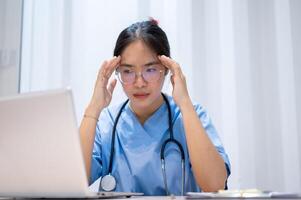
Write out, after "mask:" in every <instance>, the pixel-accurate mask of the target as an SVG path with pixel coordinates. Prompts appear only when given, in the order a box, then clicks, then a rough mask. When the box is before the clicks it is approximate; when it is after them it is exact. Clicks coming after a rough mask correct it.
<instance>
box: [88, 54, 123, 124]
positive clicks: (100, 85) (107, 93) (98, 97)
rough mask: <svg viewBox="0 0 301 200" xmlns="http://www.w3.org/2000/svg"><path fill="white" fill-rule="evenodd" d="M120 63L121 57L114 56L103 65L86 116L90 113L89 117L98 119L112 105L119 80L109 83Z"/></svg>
mask: <svg viewBox="0 0 301 200" xmlns="http://www.w3.org/2000/svg"><path fill="white" fill-rule="evenodd" d="M119 62H120V56H118V57H116V56H114V57H113V58H112V59H110V60H106V61H104V62H103V64H102V65H101V67H100V69H99V71H98V76H97V80H96V83H95V86H94V92H93V96H92V99H91V101H90V104H89V106H88V108H87V110H86V114H87V112H88V115H92V116H94V117H95V118H98V117H99V114H100V112H101V111H102V109H104V108H105V107H107V106H108V105H109V104H110V102H111V100H112V95H113V90H114V88H115V86H116V83H117V80H116V79H113V80H112V81H110V83H109V84H108V82H109V79H110V77H111V75H112V73H113V72H114V70H115V69H116V67H117V66H118V64H119Z"/></svg>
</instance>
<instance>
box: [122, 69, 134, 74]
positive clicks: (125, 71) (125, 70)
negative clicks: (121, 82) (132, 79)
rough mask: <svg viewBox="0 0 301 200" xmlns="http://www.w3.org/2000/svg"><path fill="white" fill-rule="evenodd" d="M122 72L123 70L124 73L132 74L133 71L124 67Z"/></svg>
mask: <svg viewBox="0 0 301 200" xmlns="http://www.w3.org/2000/svg"><path fill="white" fill-rule="evenodd" d="M121 72H122V73H123V74H130V73H132V71H131V70H129V69H123V70H122V71H121Z"/></svg>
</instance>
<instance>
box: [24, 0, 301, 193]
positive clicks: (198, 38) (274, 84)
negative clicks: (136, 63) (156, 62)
mask: <svg viewBox="0 0 301 200" xmlns="http://www.w3.org/2000/svg"><path fill="white" fill-rule="evenodd" d="M24 8H25V10H24V30H23V31H24V32H23V33H24V34H23V56H22V83H21V91H23V92H26V91H32V90H45V89H51V88H58V87H66V86H71V87H72V88H73V91H74V97H75V103H76V108H77V117H78V120H79V121H80V120H81V116H82V113H83V110H84V108H85V106H86V104H87V103H88V101H89V99H90V96H91V94H92V89H93V86H94V80H95V77H96V74H97V71H98V68H99V66H100V63H101V62H102V61H103V60H104V59H108V58H110V57H111V56H112V54H113V48H114V44H115V41H116V38H117V36H118V34H119V32H120V31H121V30H122V29H123V28H125V27H127V26H128V25H130V24H131V23H133V22H136V21H140V20H145V19H147V18H148V16H153V17H155V18H157V19H159V22H160V26H161V27H162V28H163V29H164V30H165V31H166V33H167V35H168V37H169V40H170V44H171V52H172V57H173V58H174V59H176V60H177V61H178V62H179V63H180V64H181V66H182V68H183V71H184V72H185V74H186V76H187V82H188V86H189V90H190V94H191V97H192V98H193V100H195V101H197V102H199V103H201V104H203V105H204V106H205V107H206V108H207V110H208V112H209V113H210V114H211V117H212V119H213V122H214V124H215V125H216V127H217V129H218V131H219V134H220V136H221V138H222V140H223V143H224V146H225V148H226V150H227V152H228V154H229V156H230V159H231V163H232V175H231V177H230V179H229V186H230V188H260V189H270V190H279V191H301V173H300V172H301V168H300V164H301V163H300V162H301V145H300V144H301V136H300V132H301V127H300V126H301V125H300V121H301V103H300V102H301V90H300V85H301V69H300V66H301V65H300V64H301V40H300V35H301V28H300V27H301V26H300V25H301V22H300V19H301V16H300V15H301V12H300V11H301V1H299V0H264V1H262V0H200V1H180V0H176V1H175V0H164V1H162V0H152V1H150V0H146V1H139V0H127V1H118V0H111V1H105V0H102V1H92V0H89V1H80V0H75V1H60V0H51V1H34V0H27V1H25V6H24ZM170 89H171V87H170V84H167V86H166V88H165V90H166V91H170ZM123 98H124V95H123V93H122V90H121V87H120V85H118V87H117V89H116V91H115V93H114V98H113V103H117V102H120V100H121V99H123Z"/></svg>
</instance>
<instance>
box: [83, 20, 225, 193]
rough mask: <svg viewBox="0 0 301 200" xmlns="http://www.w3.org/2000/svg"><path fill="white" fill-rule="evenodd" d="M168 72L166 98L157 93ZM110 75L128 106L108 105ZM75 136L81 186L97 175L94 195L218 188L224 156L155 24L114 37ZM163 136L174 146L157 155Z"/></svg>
mask: <svg viewBox="0 0 301 200" xmlns="http://www.w3.org/2000/svg"><path fill="white" fill-rule="evenodd" d="M169 71H170V72H171V74H172V76H171V82H172V85H173V91H172V97H170V96H167V95H165V94H162V93H161V89H162V86H163V83H164V80H165V76H166V74H167V73H168V72H169ZM113 72H115V74H116V75H117V76H118V79H119V80H120V82H121V84H122V87H123V90H124V92H125V94H126V95H127V97H128V98H129V101H128V102H122V103H121V104H120V105H118V106H110V107H108V106H109V104H110V102H111V98H112V93H113V90H114V88H115V85H116V82H117V80H116V79H114V80H112V81H111V82H110V83H108V80H109V78H110V77H111V75H112V74H113ZM117 118H118V119H117ZM116 121H117V122H116ZM169 122H170V123H171V124H169ZM114 125H115V126H116V127H115V128H116V130H115V131H114V130H113V129H114ZM80 134H81V141H82V147H83V154H84V159H85V165H86V171H87V175H88V177H89V181H90V183H93V182H94V181H95V180H96V179H98V178H99V177H102V179H101V184H100V189H101V190H115V191H125V192H143V193H144V194H145V195H165V194H170V193H171V194H176V195H179V194H183V193H184V194H185V193H186V192H191V191H217V190H219V189H225V188H226V182H227V178H228V176H229V174H230V163H229V160H228V157H227V154H226V153H225V151H224V148H223V146H222V144H221V142H220V139H219V137H218V135H217V133H216V130H215V128H214V127H213V125H212V123H211V120H210V119H209V117H208V115H207V113H206V111H205V110H204V109H203V108H202V107H201V106H200V105H193V103H192V101H191V99H190V97H189V93H188V90H187V85H186V80H185V76H184V74H183V73H182V70H181V68H180V65H179V64H178V63H176V62H175V61H174V60H172V59H171V58H170V48H169V43H168V39H167V37H166V34H165V32H164V31H163V30H162V29H161V28H160V27H159V26H158V24H157V22H156V21H155V20H150V21H144V22H137V23H135V24H133V25H131V26H129V27H128V28H126V29H124V30H123V31H122V32H121V33H120V35H119V37H118V39H117V42H116V46H115V50H114V57H113V58H112V59H110V60H107V61H105V62H104V63H103V64H102V66H101V68H100V70H99V73H98V77H97V80H96V84H95V88H94V93H93V96H92V99H91V101H90V103H89V105H88V106H87V108H86V110H85V114H84V117H83V120H82V122H81V126H80ZM171 135H172V136H171ZM170 137H173V138H174V139H175V140H176V142H168V143H167V144H166V146H165V148H164V151H163V152H161V151H162V145H163V144H164V142H165V141H166V140H167V139H169V138H170ZM176 143H178V145H177V144H176ZM181 148H182V151H181ZM181 153H182V154H181ZM161 154H162V155H161ZM162 156H163V157H162ZM161 158H165V159H164V160H162V159H161ZM182 158H183V160H182ZM181 161H184V162H183V165H181ZM108 174H109V175H108ZM115 182H116V184H115Z"/></svg>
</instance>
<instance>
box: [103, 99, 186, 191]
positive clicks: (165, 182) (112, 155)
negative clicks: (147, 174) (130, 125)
mask: <svg viewBox="0 0 301 200" xmlns="http://www.w3.org/2000/svg"><path fill="white" fill-rule="evenodd" d="M162 96H163V99H164V101H165V102H166V104H167V109H168V125H169V135H170V136H169V139H167V140H165V141H164V142H163V144H162V147H161V151H160V158H161V168H162V173H163V179H164V186H165V190H166V194H167V195H169V194H170V193H169V190H168V186H167V177H166V169H165V155H164V152H165V148H166V145H167V144H168V143H174V144H175V145H176V146H177V147H178V149H179V150H180V153H181V169H182V185H181V186H182V191H181V194H182V195H184V184H185V154H184V150H183V147H182V145H181V143H180V142H179V141H178V140H176V139H174V135H173V126H172V116H171V108H170V105H169V102H168V99H167V97H166V96H165V95H164V94H163V93H162ZM128 102H129V99H128V100H126V101H125V102H124V103H123V104H122V106H121V108H120V110H119V112H118V114H117V117H116V119H115V121H114V125H113V131H112V140H111V153H110V162H109V168H108V173H107V175H105V176H108V175H109V176H110V177H112V178H113V179H114V181H115V182H116V180H115V178H114V177H113V176H112V167H113V160H114V154H115V135H116V128H117V123H118V120H119V118H120V116H121V113H122V111H123V109H124V107H125V106H126V105H127V103H128ZM105 176H104V177H105ZM100 181H101V182H100V189H104V188H103V187H102V179H101V180H100ZM114 189H115V188H114Z"/></svg>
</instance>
